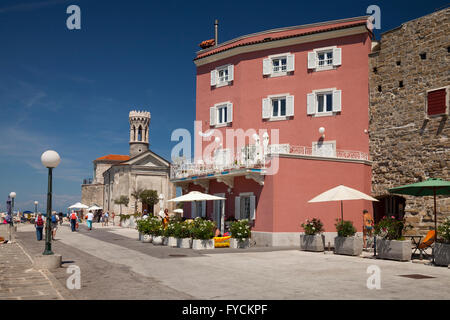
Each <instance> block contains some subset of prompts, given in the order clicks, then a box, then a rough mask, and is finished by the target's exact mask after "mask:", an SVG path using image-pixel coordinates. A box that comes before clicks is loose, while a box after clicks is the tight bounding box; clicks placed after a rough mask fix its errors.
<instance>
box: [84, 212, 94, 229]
mask: <svg viewBox="0 0 450 320" xmlns="http://www.w3.org/2000/svg"><path fill="white" fill-rule="evenodd" d="M93 219H94V214H93V213H92V211H89V212H88V214H87V219H86V222H87V226H88V228H89V230H92V220H93Z"/></svg>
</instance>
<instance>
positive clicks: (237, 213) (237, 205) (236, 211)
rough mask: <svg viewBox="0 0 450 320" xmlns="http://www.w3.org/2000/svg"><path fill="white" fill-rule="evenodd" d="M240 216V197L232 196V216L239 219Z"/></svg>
mask: <svg viewBox="0 0 450 320" xmlns="http://www.w3.org/2000/svg"><path fill="white" fill-rule="evenodd" d="M240 217H241V197H236V198H234V218H235V219H236V220H239V219H240Z"/></svg>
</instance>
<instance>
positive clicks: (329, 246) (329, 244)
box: [328, 241, 331, 253]
mask: <svg viewBox="0 0 450 320" xmlns="http://www.w3.org/2000/svg"><path fill="white" fill-rule="evenodd" d="M330 251H331V243H330V241H328V253H329V252H330Z"/></svg>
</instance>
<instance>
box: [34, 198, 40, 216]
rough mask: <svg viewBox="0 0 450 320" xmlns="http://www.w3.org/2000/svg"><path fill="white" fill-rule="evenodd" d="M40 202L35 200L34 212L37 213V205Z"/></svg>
mask: <svg viewBox="0 0 450 320" xmlns="http://www.w3.org/2000/svg"><path fill="white" fill-rule="evenodd" d="M38 204H39V202H37V201H35V202H34V214H35V215H36V214H37V206H38Z"/></svg>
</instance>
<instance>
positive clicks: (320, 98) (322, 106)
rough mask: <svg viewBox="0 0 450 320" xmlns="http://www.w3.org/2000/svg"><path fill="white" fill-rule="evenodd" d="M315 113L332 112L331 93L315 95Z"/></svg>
mask: <svg viewBox="0 0 450 320" xmlns="http://www.w3.org/2000/svg"><path fill="white" fill-rule="evenodd" d="M316 99H317V113H322V112H332V111H333V93H332V92H327V93H319V94H317V95H316Z"/></svg>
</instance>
